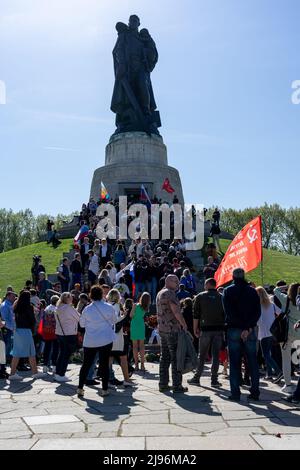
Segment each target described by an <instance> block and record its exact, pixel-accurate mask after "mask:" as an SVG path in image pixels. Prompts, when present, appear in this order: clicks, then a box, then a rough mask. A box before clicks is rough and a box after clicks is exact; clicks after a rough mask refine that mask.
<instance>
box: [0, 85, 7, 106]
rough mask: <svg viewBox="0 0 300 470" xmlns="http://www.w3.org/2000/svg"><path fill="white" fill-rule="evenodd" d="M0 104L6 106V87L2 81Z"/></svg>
mask: <svg viewBox="0 0 300 470" xmlns="http://www.w3.org/2000/svg"><path fill="white" fill-rule="evenodd" d="M0 104H6V85H5V82H4V81H3V80H0Z"/></svg>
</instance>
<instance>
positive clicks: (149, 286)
mask: <svg viewBox="0 0 300 470" xmlns="http://www.w3.org/2000/svg"><path fill="white" fill-rule="evenodd" d="M146 291H147V292H149V294H150V295H151V302H152V303H153V304H155V301H156V294H157V279H156V277H153V278H152V279H151V281H147V283H146Z"/></svg>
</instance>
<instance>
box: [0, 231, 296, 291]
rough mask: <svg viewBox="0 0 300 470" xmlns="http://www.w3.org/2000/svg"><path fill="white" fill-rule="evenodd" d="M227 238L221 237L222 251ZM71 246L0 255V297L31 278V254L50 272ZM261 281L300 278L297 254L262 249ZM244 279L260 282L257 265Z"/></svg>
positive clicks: (43, 246)
mask: <svg viewBox="0 0 300 470" xmlns="http://www.w3.org/2000/svg"><path fill="white" fill-rule="evenodd" d="M229 244H230V241H229V240H221V247H222V250H223V251H224V252H225V251H226V249H227V248H228V245H229ZM71 247H72V240H71V239H67V240H62V244H61V245H60V246H59V247H58V248H57V249H56V250H54V249H53V248H52V247H51V246H49V245H47V244H46V243H44V242H43V243H36V244H34V245H29V246H25V247H23V248H18V249H16V250H12V251H8V252H6V253H1V254H0V297H3V294H4V293H5V292H6V287H7V286H8V285H12V286H13V288H14V289H15V290H16V291H17V292H18V291H20V289H22V287H23V286H24V282H25V281H26V279H31V272H30V270H31V265H32V257H33V255H42V261H43V264H44V266H45V268H46V271H47V273H48V274H54V273H55V272H56V269H57V266H58V265H59V262H60V261H61V259H62V255H63V253H64V252H68V251H69V250H70V248H71ZM263 267H264V284H275V283H276V281H278V280H279V279H284V280H286V281H287V282H288V283H291V282H299V280H300V256H291V255H286V254H284V253H280V252H277V251H272V250H264V262H263ZM247 278H248V279H249V280H251V281H253V282H255V283H256V284H257V285H259V284H261V282H262V281H261V268H260V266H259V267H258V268H257V269H255V270H254V271H251V272H250V273H248V274H247Z"/></svg>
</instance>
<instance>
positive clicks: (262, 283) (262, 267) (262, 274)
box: [260, 258, 264, 287]
mask: <svg viewBox="0 0 300 470" xmlns="http://www.w3.org/2000/svg"><path fill="white" fill-rule="evenodd" d="M260 272H261V285H262V287H263V286H264V259H263V258H262V259H261V263H260Z"/></svg>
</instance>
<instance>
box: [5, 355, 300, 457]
mask: <svg viewBox="0 0 300 470" xmlns="http://www.w3.org/2000/svg"><path fill="white" fill-rule="evenodd" d="M116 370H117V372H118V375H117V376H118V377H119V378H121V377H120V375H119V374H120V370H119V369H116ZM147 370H148V372H147V374H146V376H144V377H143V376H141V375H137V374H136V375H135V376H134V377H135V378H136V383H137V384H138V387H137V388H136V389H135V391H133V390H129V389H128V388H127V389H122V388H121V389H118V391H112V392H111V395H110V396H108V397H105V398H102V397H100V396H99V393H98V389H97V387H93V388H88V387H86V389H85V390H86V395H85V399H84V400H79V399H78V398H77V395H76V388H77V381H78V373H79V366H78V365H71V366H70V370H69V372H68V375H69V376H70V377H71V378H72V382H70V383H68V384H63V385H61V384H58V383H56V382H53V379H52V377H51V376H50V375H49V377H48V378H47V379H46V380H36V381H32V380H31V378H30V376H28V375H27V377H26V374H24V377H26V378H25V379H24V380H23V381H22V382H18V383H12V384H11V385H10V384H9V383H8V382H4V381H1V382H0V448H1V449H32V450H46V449H47V450H48V449H66V450H68V449H69V450H72V449H83V450H132V449H142V450H143V449H144V450H167V449H170V450H193V449H195V450H196V449H198V450H202V449H246V450H252V449H253V450H256V449H257V450H258V449H300V408H295V407H292V406H289V405H288V404H285V403H284V401H282V400H281V397H282V394H281V393H280V392H279V390H280V389H279V387H278V386H276V385H273V384H268V383H267V382H265V381H262V394H261V401H260V402H255V403H251V404H248V402H247V400H246V396H247V395H248V393H249V392H248V391H247V389H246V388H243V396H242V401H241V402H240V403H234V402H230V401H228V400H226V397H227V396H228V395H229V381H228V379H225V378H223V377H222V376H220V380H221V381H222V383H223V388H222V389H219V390H217V391H215V390H213V389H211V387H210V378H209V376H208V373H207V369H206V373H205V376H204V377H203V379H202V382H201V384H202V385H203V387H201V388H198V387H194V386H189V392H188V393H187V394H185V395H176V396H173V394H172V393H171V392H170V393H167V394H162V393H159V392H158V365H157V364H149V363H148V364H147ZM189 377H191V374H187V375H185V381H186V379H187V378H189Z"/></svg>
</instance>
